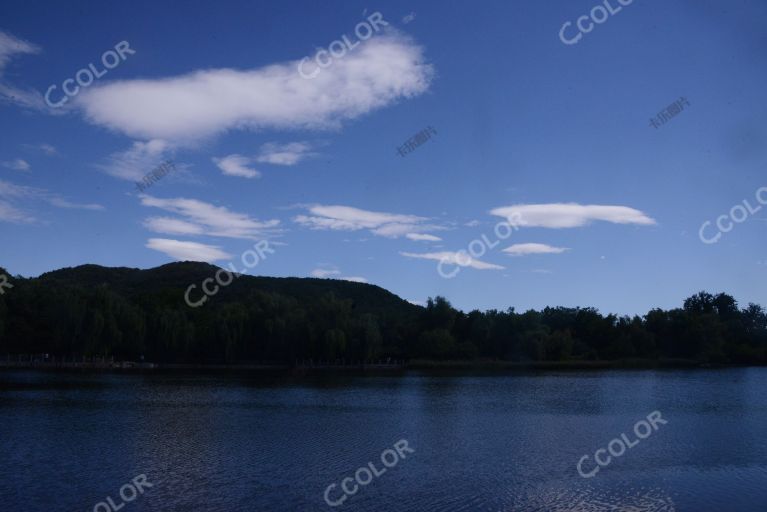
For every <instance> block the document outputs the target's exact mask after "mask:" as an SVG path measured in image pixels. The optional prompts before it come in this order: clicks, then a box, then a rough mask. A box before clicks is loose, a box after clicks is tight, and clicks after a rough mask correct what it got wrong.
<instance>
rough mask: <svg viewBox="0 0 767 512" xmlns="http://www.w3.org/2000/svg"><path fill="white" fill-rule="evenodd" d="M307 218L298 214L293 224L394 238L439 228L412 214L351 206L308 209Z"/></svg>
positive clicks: (313, 207)
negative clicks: (367, 232) (360, 231)
mask: <svg viewBox="0 0 767 512" xmlns="http://www.w3.org/2000/svg"><path fill="white" fill-rule="evenodd" d="M308 210H309V213H310V214H311V215H298V216H296V217H294V218H293V221H294V222H297V223H298V224H301V225H302V226H306V227H308V228H310V229H331V230H335V231H358V230H361V229H369V230H370V232H371V233H373V234H375V235H380V236H385V237H389V238H397V237H400V236H403V235H406V234H407V233H414V232H418V231H428V230H434V229H439V228H438V227H437V226H430V225H425V224H423V223H424V222H425V221H427V220H429V219H427V218H426V217H418V216H416V215H402V214H397V213H386V212H373V211H369V210H361V209H359V208H354V207H351V206H337V205H336V206H323V205H314V206H310V207H308Z"/></svg>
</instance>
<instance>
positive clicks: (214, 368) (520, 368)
mask: <svg viewBox="0 0 767 512" xmlns="http://www.w3.org/2000/svg"><path fill="white" fill-rule="evenodd" d="M763 366H764V365H761V364H713V363H703V362H700V361H695V360H689V359H620V360H607V361H532V362H521V361H493V360H473V361H461V360H450V361H435V360H425V359H414V360H412V361H407V362H404V361H403V362H398V363H383V362H382V363H370V364H346V365H344V364H299V365H287V364H183V363H181V364H179V363H173V364H170V363H169V364H162V363H136V362H132V361H115V362H111V361H110V362H107V361H87V362H61V361H56V362H46V361H39V360H38V361H0V372H7V371H30V370H32V371H41V372H53V373H118V374H119V373H123V374H174V373H176V374H190V373H193V374H245V375H277V376H280V375H287V376H296V377H304V376H314V375H396V376H403V375H405V374H408V373H413V372H415V373H436V374H441V373H466V374H485V373H514V372H546V371H574V372H578V371H594V370H658V369H724V368H748V367H763Z"/></svg>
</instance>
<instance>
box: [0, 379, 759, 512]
mask: <svg viewBox="0 0 767 512" xmlns="http://www.w3.org/2000/svg"><path fill="white" fill-rule="evenodd" d="M656 410H657V411H660V412H661V414H662V417H663V418H664V419H665V420H667V421H668V423H667V424H665V425H659V429H658V430H657V431H655V432H654V433H652V434H651V435H650V436H649V437H648V438H646V439H644V440H642V441H641V442H640V443H639V444H637V445H636V446H634V447H633V448H631V449H629V450H627V452H626V453H625V454H623V455H622V456H621V457H619V458H614V459H613V460H612V461H611V462H610V464H609V465H608V466H605V467H604V468H602V469H601V470H600V472H599V473H598V474H597V475H596V476H595V477H593V478H590V479H584V478H582V477H581V476H579V474H578V471H577V469H576V464H577V463H578V460H579V459H580V458H581V457H582V456H583V455H589V456H590V460H589V461H587V462H585V463H584V470H586V471H588V470H591V469H592V468H593V467H595V466H594V462H593V457H594V452H595V451H596V450H598V449H599V448H603V447H606V446H607V444H608V442H609V441H610V440H612V439H614V438H616V437H619V436H620V434H621V433H627V435H628V436H629V438H630V439H629V440H632V441H633V440H634V439H635V436H634V434H632V429H633V426H634V424H635V423H636V422H637V421H639V420H641V419H642V418H644V417H646V416H647V415H648V414H650V413H651V412H653V411H656ZM766 433H767V369H762V368H754V369H727V370H705V371H679V370H675V371H625V372H623V371H611V372H580V373H569V372H562V373H555V372H549V373H538V374H534V375H533V374H513V375H503V376H498V375H492V376H479V377H477V376H474V377H465V376H459V377H435V376H424V375H409V376H406V377H381V378H371V377H368V378H343V379H339V378H333V379H330V378H328V379H316V380H304V381H284V380H283V381H264V380H257V379H247V378H239V377H189V376H167V375H166V376H156V375H153V376H140V375H74V374H66V375H65V374H50V373H33V372H7V373H0V454H2V455H1V457H2V458H0V510H8V511H25V512H26V511H29V512H35V511H51V510H55V511H59V510H62V511H72V512H86V511H93V510H94V506H96V505H97V503H99V502H103V501H104V500H105V498H106V497H107V496H109V497H112V498H113V502H114V503H115V504H116V506H117V507H120V505H121V504H122V500H121V499H120V498H119V490H120V488H121V487H122V486H123V485H125V484H127V483H129V482H130V481H131V480H132V479H133V478H134V477H135V476H137V475H140V474H145V475H146V476H147V480H148V481H149V482H150V483H152V484H153V487H151V488H147V489H145V493H144V494H143V495H140V496H139V497H138V498H136V499H135V500H133V501H131V502H129V503H125V504H124V506H123V507H121V512H143V511H158V512H159V511H162V512H168V511H185V512H186V511H198V510H199V511H222V512H224V511H225V512H232V511H270V512H273V511H277V512H278V511H297V512H299V511H300V512H307V511H332V510H338V511H354V512H373V511H375V512H380V511H388V510H396V511H427V512H428V511H435V512H437V511H439V512H451V511H472V512H474V511H488V512H489V511H493V512H497V511H512V510H514V511H517V510H518V511H533V510H540V511H552V510H553V511H565V510H567V511H603V510H604V511H607V510H610V511H668V510H679V511H694V512H701V511H764V510H767V440H766V439H765V434H766ZM401 439H405V440H407V442H408V445H409V447H411V448H412V449H413V450H414V451H415V453H408V454H407V455H406V458H405V459H399V460H398V462H397V464H396V465H395V466H394V467H391V468H389V469H388V470H387V471H386V472H385V473H384V474H382V475H381V476H380V477H378V478H374V479H373V481H372V482H371V483H370V484H369V485H367V486H365V487H362V488H360V490H359V491H358V492H357V493H356V494H354V495H353V496H351V497H349V498H347V500H346V501H345V502H344V503H343V505H341V506H339V507H335V508H332V507H330V506H329V505H328V504H327V503H325V500H324V498H323V493H324V492H325V489H326V488H327V487H328V486H329V485H330V484H333V483H336V484H338V485H339V487H338V488H334V489H333V491H334V492H333V493H331V496H332V497H333V499H336V498H338V497H340V496H342V494H343V491H340V490H339V489H340V483H341V482H342V480H343V479H344V478H346V477H350V476H351V477H353V476H354V473H355V471H356V470H357V469H358V468H360V467H362V466H365V465H367V463H368V462H370V461H375V466H376V467H377V468H379V469H378V470H379V471H380V468H382V467H383V465H382V464H381V462H380V460H381V454H382V452H383V451H384V450H386V449H388V448H391V447H393V445H394V443H395V442H397V441H399V440H401ZM362 478H363V480H365V478H366V477H365V476H363V477H362ZM126 494H127V495H128V496H130V492H129V490H126ZM96 510H97V512H99V511H101V510H105V509H102V507H98V508H97V509H96Z"/></svg>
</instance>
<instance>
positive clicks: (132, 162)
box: [97, 139, 171, 181]
mask: <svg viewBox="0 0 767 512" xmlns="http://www.w3.org/2000/svg"><path fill="white" fill-rule="evenodd" d="M170 151H171V147H170V145H169V144H168V143H167V142H165V141H163V140H160V139H155V140H150V141H149V142H134V143H133V145H132V146H131V147H130V148H129V149H127V150H125V151H119V152H117V153H112V154H111V155H110V156H109V157H108V159H107V160H108V161H107V163H106V164H100V165H97V167H99V168H100V169H103V170H104V171H106V172H107V174H110V175H112V176H115V177H117V178H121V179H124V180H130V181H140V180H141V179H142V178H143V177H144V176H145V175H146V174H147V173H148V172H149V171H151V170H152V169H154V168H156V167H157V166H159V165H160V164H161V163H162V162H163V160H165V155H167V154H168V153H169V152H170Z"/></svg>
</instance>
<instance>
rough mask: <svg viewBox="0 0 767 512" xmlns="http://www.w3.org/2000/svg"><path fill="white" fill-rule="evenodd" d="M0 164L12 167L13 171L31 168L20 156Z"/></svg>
mask: <svg viewBox="0 0 767 512" xmlns="http://www.w3.org/2000/svg"><path fill="white" fill-rule="evenodd" d="M2 166H3V167H7V168H9V169H13V170H14V171H28V170H29V169H30V168H31V166H30V165H29V163H28V162H27V161H26V160H22V159H21V158H17V159H16V160H10V161H7V162H2Z"/></svg>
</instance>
